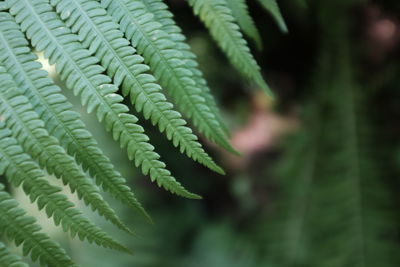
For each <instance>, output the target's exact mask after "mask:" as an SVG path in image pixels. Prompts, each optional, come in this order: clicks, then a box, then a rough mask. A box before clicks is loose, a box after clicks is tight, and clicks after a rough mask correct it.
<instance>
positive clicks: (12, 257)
mask: <svg viewBox="0 0 400 267" xmlns="http://www.w3.org/2000/svg"><path fill="white" fill-rule="evenodd" d="M0 266H5V267H6V266H7V267H28V266H29V265H28V264H26V263H25V262H23V261H22V259H21V257H20V256H19V255H16V254H14V253H12V252H11V251H9V250H8V249H7V247H6V246H5V245H4V244H3V243H1V242H0Z"/></svg>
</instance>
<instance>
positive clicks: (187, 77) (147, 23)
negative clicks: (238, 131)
mask: <svg viewBox="0 0 400 267" xmlns="http://www.w3.org/2000/svg"><path fill="white" fill-rule="evenodd" d="M101 3H102V6H103V7H105V8H106V9H107V11H108V12H109V13H110V14H111V15H112V16H113V18H114V20H115V21H116V22H118V23H119V25H120V29H121V30H122V31H123V32H124V33H125V36H126V37H127V38H128V39H129V40H130V41H131V43H132V45H133V46H134V47H136V49H137V51H138V53H140V54H141V55H142V56H143V57H144V59H145V62H146V63H147V64H149V66H150V68H151V70H152V71H153V73H154V76H155V77H157V79H158V80H159V82H160V84H161V85H162V86H163V87H165V88H167V89H168V90H169V92H170V95H171V96H172V97H173V98H174V100H175V102H176V103H177V105H178V106H179V107H180V110H181V111H182V112H183V113H184V114H186V115H187V116H188V117H190V118H192V119H193V122H194V125H195V126H196V127H197V128H198V129H199V131H200V132H202V133H203V134H204V135H205V136H206V137H207V138H209V139H211V140H213V141H215V142H216V143H218V144H219V145H221V146H223V147H224V148H226V149H227V150H229V151H232V152H234V149H233V148H232V147H231V146H230V144H229V142H228V141H227V137H226V136H225V133H224V130H223V129H222V127H221V126H220V124H219V123H218V120H217V119H216V117H215V115H214V114H213V112H212V111H211V109H210V107H209V106H208V103H207V102H206V99H204V97H202V91H201V90H200V89H199V88H198V87H196V86H195V85H196V83H195V82H194V80H193V78H192V77H193V74H192V72H191V71H190V70H188V69H187V68H186V64H185V63H184V62H185V61H184V58H183V56H182V53H181V52H180V51H179V50H178V49H177V48H176V47H175V44H174V42H171V41H170V40H169V37H168V35H167V33H165V32H164V31H163V30H162V26H161V24H159V23H158V22H157V21H155V20H154V19H153V15H152V14H151V13H147V12H146V9H145V6H144V5H143V4H142V3H141V2H140V1H128V0H117V1H109V0H103V1H101Z"/></svg>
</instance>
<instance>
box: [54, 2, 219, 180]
mask: <svg viewBox="0 0 400 267" xmlns="http://www.w3.org/2000/svg"><path fill="white" fill-rule="evenodd" d="M51 3H52V4H53V5H55V6H56V7H57V10H58V11H59V13H61V16H62V17H63V16H64V17H65V18H66V24H67V26H68V27H70V28H71V29H72V31H74V32H77V33H79V37H80V40H81V42H82V43H83V44H84V45H85V46H87V48H88V49H89V50H90V51H95V52H96V56H97V57H98V58H100V59H101V63H102V65H103V66H104V67H105V68H107V71H108V74H109V75H110V76H111V77H113V78H114V83H115V84H116V85H122V92H123V94H124V95H125V96H127V95H130V99H131V102H132V104H133V105H134V107H135V108H136V110H137V111H138V112H140V111H143V113H144V117H145V118H146V119H151V122H152V123H153V124H154V125H158V127H159V129H160V131H161V132H163V131H165V132H166V134H167V137H168V139H170V140H171V139H172V141H173V143H174V145H175V146H178V145H179V146H180V150H181V152H186V154H187V155H188V156H189V157H192V158H193V159H195V160H197V161H199V162H200V163H202V164H204V165H205V166H208V167H209V168H211V169H213V170H215V171H217V172H219V173H222V172H223V171H222V169H221V168H220V167H218V166H217V165H216V164H215V163H214V162H213V160H212V159H211V158H210V157H209V156H208V155H207V153H206V152H205V151H204V150H203V149H202V147H201V144H200V143H198V142H197V137H196V136H195V135H194V134H192V130H191V129H190V128H188V127H187V126H185V125H186V122H185V121H184V120H183V119H182V117H181V115H180V114H179V113H178V112H176V111H174V110H173V109H172V107H173V105H172V104H171V103H169V102H167V101H166V97H165V96H164V94H163V93H162V92H161V87H160V86H159V85H157V84H156V83H155V78H154V77H153V76H152V75H149V74H146V73H145V72H146V71H148V70H149V67H148V66H146V65H144V64H143V58H142V57H140V56H138V55H135V49H134V48H133V47H131V46H130V45H129V41H128V40H126V39H124V38H123V33H122V32H121V31H119V26H118V24H116V23H114V22H113V20H112V18H111V17H110V16H108V15H107V13H106V11H105V10H104V9H103V8H102V7H101V6H100V4H99V3H97V2H95V1H92V0H88V1H82V0H72V1H70V0H65V1H62V0H61V1H57V0H56V1H51ZM66 14H67V15H66ZM111 52H112V53H111Z"/></svg>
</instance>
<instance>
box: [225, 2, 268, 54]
mask: <svg viewBox="0 0 400 267" xmlns="http://www.w3.org/2000/svg"><path fill="white" fill-rule="evenodd" d="M225 1H226V3H227V5H228V6H229V8H230V9H231V11H232V15H233V16H234V17H235V19H236V21H237V23H238V24H239V26H240V29H241V30H242V31H243V32H244V33H245V34H246V35H247V36H249V37H250V38H251V39H253V41H254V42H255V43H256V45H257V48H258V49H259V50H261V49H262V40H261V36H260V33H259V32H258V29H257V27H256V24H255V22H254V20H253V18H252V17H251V16H250V13H249V8H248V6H247V2H246V0H225Z"/></svg>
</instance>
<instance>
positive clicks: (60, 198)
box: [0, 123, 129, 252]
mask: <svg viewBox="0 0 400 267" xmlns="http://www.w3.org/2000/svg"><path fill="white" fill-rule="evenodd" d="M3 174H5V175H6V177H7V178H8V180H9V181H10V183H12V184H13V185H14V186H15V187H18V186H21V185H22V188H23V190H24V191H25V193H26V194H27V195H28V196H29V198H30V200H31V202H37V205H38V207H39V209H40V210H41V209H44V208H45V210H46V214H47V216H48V217H49V218H53V220H54V223H55V224H56V225H59V224H61V225H62V227H63V230H64V231H65V232H67V231H70V233H71V236H72V237H74V236H75V235H76V234H77V235H78V236H79V238H80V239H81V240H84V239H86V240H88V241H89V242H90V243H92V242H95V243H96V244H98V245H100V246H104V247H108V248H113V249H117V250H121V251H125V252H129V250H128V249H126V248H125V247H124V246H122V245H120V244H119V243H117V242H116V241H114V240H113V239H112V238H111V237H109V236H108V235H107V234H106V233H104V232H103V231H102V230H100V229H99V228H98V227H96V226H95V225H93V224H92V223H91V222H89V221H88V220H87V219H86V218H84V217H83V216H82V215H81V213H80V212H79V211H78V210H76V209H75V208H74V204H73V203H71V202H70V201H69V200H68V198H67V197H66V196H65V195H63V194H60V192H61V188H59V187H55V186H53V185H51V184H49V183H48V182H47V181H46V180H44V179H42V177H44V173H43V172H42V171H41V170H40V168H39V166H37V164H36V163H35V162H34V161H33V160H32V159H31V158H30V157H29V156H28V155H27V154H25V153H24V152H23V149H22V147H21V146H19V145H18V143H17V140H15V139H14V138H13V137H12V136H11V132H10V131H9V130H8V129H7V128H5V125H4V123H0V175H3Z"/></svg>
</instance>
